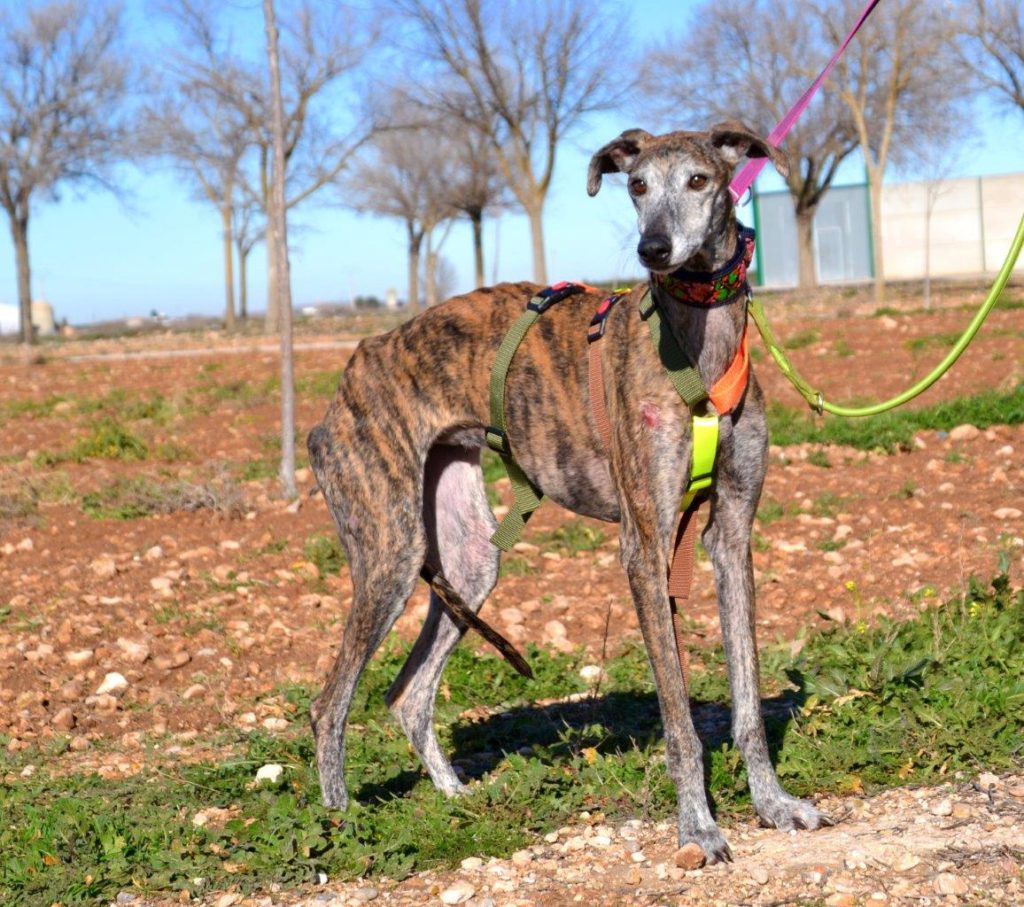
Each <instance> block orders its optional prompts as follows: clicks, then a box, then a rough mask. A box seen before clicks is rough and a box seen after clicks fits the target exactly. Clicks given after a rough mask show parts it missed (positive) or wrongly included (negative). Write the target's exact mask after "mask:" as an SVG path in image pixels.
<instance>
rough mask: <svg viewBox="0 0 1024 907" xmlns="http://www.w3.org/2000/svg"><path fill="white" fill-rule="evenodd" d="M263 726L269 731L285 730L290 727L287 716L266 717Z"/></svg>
mask: <svg viewBox="0 0 1024 907" xmlns="http://www.w3.org/2000/svg"><path fill="white" fill-rule="evenodd" d="M263 727H264V728H266V729H267V730H268V731H283V730H284V729H285V728H287V727H288V719H287V718H264V719H263Z"/></svg>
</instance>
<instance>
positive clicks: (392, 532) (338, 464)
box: [309, 427, 427, 809]
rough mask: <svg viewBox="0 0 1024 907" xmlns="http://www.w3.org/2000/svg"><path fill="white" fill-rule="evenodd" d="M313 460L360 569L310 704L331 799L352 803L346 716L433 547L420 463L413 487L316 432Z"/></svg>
mask: <svg viewBox="0 0 1024 907" xmlns="http://www.w3.org/2000/svg"><path fill="white" fill-rule="evenodd" d="M309 449H310V461H311V463H312V465H313V468H314V471H315V473H316V476H317V481H318V482H319V483H320V487H321V489H322V490H323V491H324V497H325V499H326V501H327V505H328V508H329V509H330V511H331V515H332V516H333V517H334V520H335V523H336V524H337V526H338V530H339V534H340V536H341V540H342V544H343V545H344V547H345V550H346V552H347V553H348V557H349V566H350V569H351V573H352V593H353V594H352V609H351V611H350V612H349V616H348V621H347V623H346V625H345V633H344V636H343V638H342V641H341V647H340V649H339V651H338V655H337V657H336V658H335V661H334V666H333V667H332V668H331V671H330V673H329V674H328V676H327V681H326V682H325V684H324V687H323V690H322V691H321V693H320V695H319V696H318V697H317V698H316V699H315V700H314V702H313V705H312V707H311V709H310V717H311V718H312V723H313V733H314V735H315V737H316V761H317V769H318V770H319V773H320V790H321V793H322V795H323V802H324V805H325V806H328V807H333V808H337V809H344V808H345V807H346V806H347V805H348V793H347V791H346V788H345V722H346V719H347V718H348V712H349V708H350V706H351V704H352V696H353V693H354V692H355V689H356V685H357V684H358V682H359V677H360V676H361V674H362V673H363V669H364V668H365V667H366V665H367V663H368V662H369V660H370V659H371V658H372V657H373V653H374V652H376V651H377V648H378V647H379V646H380V644H381V642H383V640H384V637H385V636H386V635H387V633H388V631H389V630H390V629H391V627H392V625H393V624H394V622H395V620H397V618H398V617H399V615H400V614H401V613H402V611H403V609H404V608H405V604H406V602H407V601H408V599H409V597H410V596H411V595H412V592H413V589H414V588H415V585H416V582H417V579H418V577H419V572H420V569H421V567H422V565H423V558H424V555H425V553H426V547H427V545H426V534H425V532H424V531H423V523H422V519H421V517H420V513H419V501H420V489H419V487H418V485H419V476H418V474H417V473H418V471H419V470H418V469H415V470H410V471H409V474H408V480H407V482H408V487H403V486H402V484H400V483H401V482H402V481H403V479H402V477H400V476H398V475H397V474H395V473H391V474H390V475H383V474H382V475H376V476H374V475H368V474H367V473H366V471H365V468H364V467H360V466H358V465H353V464H352V463H351V462H349V461H348V460H347V459H346V452H345V451H343V450H340V449H339V446H338V445H334V444H332V443H331V439H330V438H329V437H328V436H327V434H326V430H325V429H323V428H322V427H320V428H317V429H314V430H313V432H312V433H311V434H310V443H309Z"/></svg>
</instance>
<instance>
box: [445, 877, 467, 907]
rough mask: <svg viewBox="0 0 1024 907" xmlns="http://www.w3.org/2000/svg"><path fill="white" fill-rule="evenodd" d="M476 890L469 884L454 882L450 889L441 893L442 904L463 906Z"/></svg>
mask: <svg viewBox="0 0 1024 907" xmlns="http://www.w3.org/2000/svg"><path fill="white" fill-rule="evenodd" d="M474 894H476V889H475V888H474V887H473V886H472V885H470V884H469V882H456V883H455V884H454V885H452V886H451V887H450V888H446V889H445V890H444V891H442V892H441V903H442V904H464V903H465V902H466V901H468V900H469V899H470V898H471V897H473V895H474Z"/></svg>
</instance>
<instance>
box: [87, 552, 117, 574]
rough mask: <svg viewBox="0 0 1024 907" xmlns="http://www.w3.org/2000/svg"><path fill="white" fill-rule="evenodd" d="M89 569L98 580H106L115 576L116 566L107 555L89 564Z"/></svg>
mask: <svg viewBox="0 0 1024 907" xmlns="http://www.w3.org/2000/svg"><path fill="white" fill-rule="evenodd" d="M89 569H90V570H91V571H92V572H93V574H94V575H95V576H97V577H99V578H100V579H108V578H109V577H111V576H115V575H116V574H117V564H115V563H114V559H113V558H112V557H109V556H107V555H104V556H102V557H98V558H96V560H94V561H93V562H92V563H91V564H89Z"/></svg>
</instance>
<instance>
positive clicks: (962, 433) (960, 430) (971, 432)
mask: <svg viewBox="0 0 1024 907" xmlns="http://www.w3.org/2000/svg"><path fill="white" fill-rule="evenodd" d="M980 434H981V431H980V430H979V429H978V428H977V427H976V426H974V425H969V424H965V425H958V426H957V427H956V428H953V429H950V432H949V440H950V441H971V440H973V439H974V438H976V437H978V435H980Z"/></svg>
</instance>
